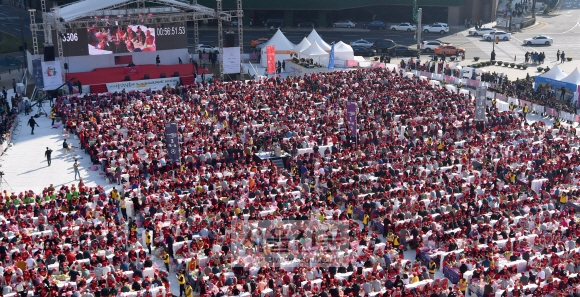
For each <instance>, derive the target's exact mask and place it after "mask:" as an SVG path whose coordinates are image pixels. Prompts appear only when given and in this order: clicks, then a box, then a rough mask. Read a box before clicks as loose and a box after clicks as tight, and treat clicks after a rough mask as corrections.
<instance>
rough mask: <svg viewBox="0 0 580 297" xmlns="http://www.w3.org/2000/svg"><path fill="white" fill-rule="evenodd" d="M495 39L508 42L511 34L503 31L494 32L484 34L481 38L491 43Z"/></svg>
mask: <svg viewBox="0 0 580 297" xmlns="http://www.w3.org/2000/svg"><path fill="white" fill-rule="evenodd" d="M496 37H497V38H499V40H504V41H508V40H510V39H512V34H511V33H508V32H504V31H495V32H494V33H490V34H485V35H483V36H482V37H481V38H483V39H484V40H487V41H492V40H494V39H495V38H496Z"/></svg>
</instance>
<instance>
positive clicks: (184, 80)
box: [181, 75, 195, 86]
mask: <svg viewBox="0 0 580 297" xmlns="http://www.w3.org/2000/svg"><path fill="white" fill-rule="evenodd" d="M194 82H195V80H194V79H193V75H190V76H182V77H181V85H183V86H190V85H193V83H194Z"/></svg>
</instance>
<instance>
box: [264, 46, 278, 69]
mask: <svg viewBox="0 0 580 297" xmlns="http://www.w3.org/2000/svg"><path fill="white" fill-rule="evenodd" d="M266 61H267V62H268V74H274V73H276V49H275V48H274V46H273V45H268V46H266Z"/></svg>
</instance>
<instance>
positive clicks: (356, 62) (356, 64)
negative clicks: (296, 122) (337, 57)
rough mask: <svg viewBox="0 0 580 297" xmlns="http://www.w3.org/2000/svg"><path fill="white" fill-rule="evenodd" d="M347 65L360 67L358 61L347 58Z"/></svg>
mask: <svg viewBox="0 0 580 297" xmlns="http://www.w3.org/2000/svg"><path fill="white" fill-rule="evenodd" d="M346 66H348V67H358V61H355V60H347V61H346Z"/></svg>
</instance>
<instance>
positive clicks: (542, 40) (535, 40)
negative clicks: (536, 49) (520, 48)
mask: <svg viewBox="0 0 580 297" xmlns="http://www.w3.org/2000/svg"><path fill="white" fill-rule="evenodd" d="M552 43H554V39H552V38H550V37H548V36H545V35H538V36H535V37H532V38H527V39H524V44H526V45H532V44H545V45H552Z"/></svg>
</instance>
